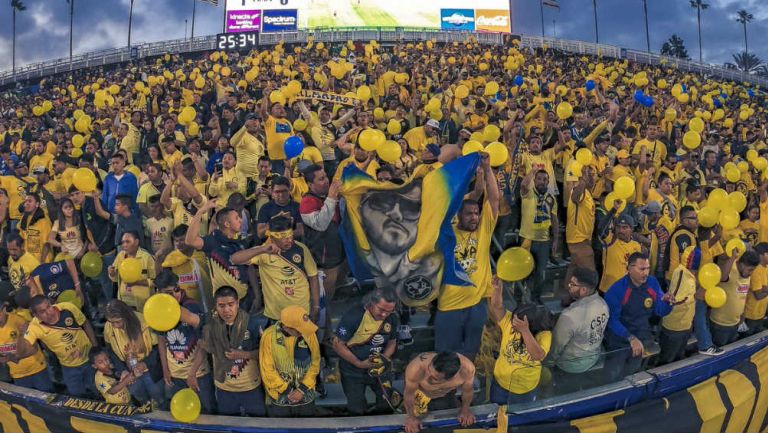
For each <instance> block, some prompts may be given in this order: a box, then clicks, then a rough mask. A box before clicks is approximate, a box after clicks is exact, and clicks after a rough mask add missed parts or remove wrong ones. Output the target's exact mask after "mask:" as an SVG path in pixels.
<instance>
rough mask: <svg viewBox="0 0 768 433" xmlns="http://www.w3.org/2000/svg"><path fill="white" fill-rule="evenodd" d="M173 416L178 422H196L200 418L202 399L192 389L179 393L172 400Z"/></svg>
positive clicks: (185, 389)
mask: <svg viewBox="0 0 768 433" xmlns="http://www.w3.org/2000/svg"><path fill="white" fill-rule="evenodd" d="M171 415H173V417H174V418H175V419H176V420H177V421H181V422H185V423H190V422H193V421H195V420H196V419H197V418H198V417H199V416H200V397H198V396H197V394H196V393H195V391H193V390H192V389H191V388H184V389H182V390H180V391H178V392H177V393H176V394H174V395H173V398H172V399H171Z"/></svg>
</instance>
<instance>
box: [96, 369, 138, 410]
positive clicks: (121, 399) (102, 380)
mask: <svg viewBox="0 0 768 433" xmlns="http://www.w3.org/2000/svg"><path fill="white" fill-rule="evenodd" d="M93 381H94V382H95V383H96V389H98V390H99V393H100V394H101V396H102V397H103V398H104V401H106V402H107V403H112V404H129V403H130V402H131V393H130V392H129V391H128V387H127V386H126V387H125V388H123V389H121V390H120V391H119V392H116V393H114V394H110V393H109V390H110V389H112V387H113V386H115V385H116V384H117V382H118V380H117V379H116V378H114V377H112V376H107V375H106V374H104V373H102V372H100V371H96V375H95V376H94V378H93Z"/></svg>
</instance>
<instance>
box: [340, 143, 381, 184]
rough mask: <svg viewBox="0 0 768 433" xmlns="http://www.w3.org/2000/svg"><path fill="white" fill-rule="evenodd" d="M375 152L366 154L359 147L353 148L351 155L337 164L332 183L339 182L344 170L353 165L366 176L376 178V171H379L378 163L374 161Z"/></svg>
mask: <svg viewBox="0 0 768 433" xmlns="http://www.w3.org/2000/svg"><path fill="white" fill-rule="evenodd" d="M374 155H375V152H366V151H365V150H363V148H362V147H360V146H359V145H357V146H354V149H353V150H352V155H350V156H349V158H346V159H344V160H343V161H341V162H340V163H339V166H338V168H336V174H334V176H333V180H334V181H340V180H341V175H342V174H343V173H344V168H345V167H346V166H348V165H353V164H354V165H355V167H357V168H359V169H360V170H362V171H364V172H365V173H366V174H367V175H369V176H371V177H372V178H374V179H375V178H376V170H378V169H379V167H380V166H379V162H378V161H376V158H374Z"/></svg>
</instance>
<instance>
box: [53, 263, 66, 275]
mask: <svg viewBox="0 0 768 433" xmlns="http://www.w3.org/2000/svg"><path fill="white" fill-rule="evenodd" d="M62 272H64V266H63V265H62V264H61V263H54V264H52V265H51V273H52V274H60V273H62Z"/></svg>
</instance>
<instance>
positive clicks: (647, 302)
mask: <svg viewBox="0 0 768 433" xmlns="http://www.w3.org/2000/svg"><path fill="white" fill-rule="evenodd" d="M643 305H644V306H645V308H651V307H653V299H651V298H645V301H643Z"/></svg>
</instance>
